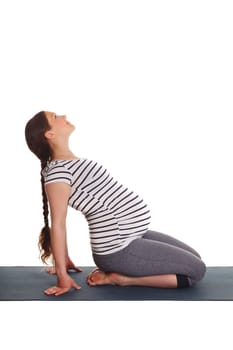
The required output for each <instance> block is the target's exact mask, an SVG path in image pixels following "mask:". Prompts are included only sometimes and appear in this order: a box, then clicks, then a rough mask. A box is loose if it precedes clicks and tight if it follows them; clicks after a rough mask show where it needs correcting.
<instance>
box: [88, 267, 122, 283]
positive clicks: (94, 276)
mask: <svg viewBox="0 0 233 350" xmlns="http://www.w3.org/2000/svg"><path fill="white" fill-rule="evenodd" d="M126 280H127V276H124V275H120V274H119V273H115V272H109V273H106V272H104V271H102V270H100V269H95V270H93V271H92V272H91V273H90V274H89V275H88V276H87V283H88V284H89V285H90V286H100V285H104V284H112V285H119V286H123V285H124V284H125V283H126Z"/></svg>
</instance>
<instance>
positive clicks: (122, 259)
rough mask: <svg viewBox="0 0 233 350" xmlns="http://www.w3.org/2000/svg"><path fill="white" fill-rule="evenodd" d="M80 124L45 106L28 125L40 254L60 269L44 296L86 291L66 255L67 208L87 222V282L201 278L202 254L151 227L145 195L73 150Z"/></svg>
mask: <svg viewBox="0 0 233 350" xmlns="http://www.w3.org/2000/svg"><path fill="white" fill-rule="evenodd" d="M74 129H75V127H74V125H72V124H71V123H70V122H68V121H67V119H66V116H64V115H62V116H58V115H57V114H56V113H53V112H47V111H42V112H39V113H37V114H36V115H35V116H34V117H33V118H32V119H30V120H29V121H28V123H27V125H26V128H25V136H26V141H27V145H28V147H29V149H30V150H31V151H32V152H33V153H34V154H35V155H36V156H37V157H38V158H39V160H40V162H41V185H42V195H43V215H44V227H43V229H42V231H41V234H40V237H39V246H40V251H41V259H42V261H43V262H46V260H47V259H48V258H49V257H52V258H53V261H54V264H55V266H54V268H52V269H49V270H48V271H49V272H50V273H56V274H57V284H56V286H53V287H51V288H48V289H47V290H45V294H47V295H61V294H64V293H66V292H68V291H69V290H70V289H71V288H75V289H80V286H79V285H78V284H77V283H76V282H75V281H74V280H73V279H72V278H71V277H70V275H69V274H68V270H69V269H75V270H76V271H81V270H80V269H79V268H77V267H75V266H74V264H73V262H72V261H71V259H70V257H69V254H68V248H67V246H68V245H67V234H66V216H67V208H68V206H71V207H72V208H74V209H75V210H79V211H81V212H82V213H83V215H84V216H85V218H86V220H87V222H88V227H89V234H90V243H91V249H92V254H93V259H94V262H95V264H96V266H97V268H96V269H95V270H94V271H93V272H92V273H90V275H89V276H87V283H88V284H89V285H91V286H94V285H101V284H114V285H120V286H129V285H137V286H150V287H160V288H184V287H191V286H193V285H194V284H195V283H196V282H198V281H200V280H201V279H202V278H203V276H204V274H205V271H206V267H205V264H204V263H203V261H202V260H201V257H200V255H199V254H198V253H197V252H196V251H195V250H194V249H193V248H191V247H189V246H188V245H186V244H185V243H183V242H181V241H179V240H177V239H175V238H173V237H170V236H168V235H165V234H162V233H158V232H155V231H152V230H149V223H150V211H149V208H148V206H147V205H146V203H145V202H144V200H143V199H142V198H141V197H139V196H138V194H137V193H135V192H134V191H132V190H130V189H129V188H127V187H125V186H124V185H122V184H121V183H119V182H118V181H117V180H116V179H115V178H113V177H112V176H111V174H110V173H109V172H108V170H107V169H106V168H105V167H103V166H102V165H101V164H98V162H96V161H93V160H89V159H86V158H80V157H77V156H76V155H75V154H74V153H73V152H72V151H71V150H70V147H69V136H70V134H71V133H72V132H73V131H74ZM49 212H50V219H51V227H50V225H49V218H48V216H49Z"/></svg>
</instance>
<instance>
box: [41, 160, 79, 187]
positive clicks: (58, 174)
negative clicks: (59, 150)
mask: <svg viewBox="0 0 233 350" xmlns="http://www.w3.org/2000/svg"><path fill="white" fill-rule="evenodd" d="M43 176H44V183H45V185H47V184H49V183H51V182H65V183H66V184H68V185H70V186H71V185H72V174H71V173H70V171H69V170H68V169H66V168H65V167H64V166H63V165H60V164H57V163H56V162H55V163H50V165H48V166H47V167H46V168H45V170H44V171H43Z"/></svg>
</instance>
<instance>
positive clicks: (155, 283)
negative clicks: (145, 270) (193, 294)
mask: <svg viewBox="0 0 233 350" xmlns="http://www.w3.org/2000/svg"><path fill="white" fill-rule="evenodd" d="M87 283H88V284H89V285H90V286H98V285H104V284H112V285H118V286H148V287H157V288H177V278H176V275H175V274H168V275H152V276H142V277H133V276H126V275H121V274H120V273H116V272H108V273H106V272H104V271H102V270H100V269H98V268H97V269H95V270H94V271H92V272H91V273H90V274H89V275H88V276H87Z"/></svg>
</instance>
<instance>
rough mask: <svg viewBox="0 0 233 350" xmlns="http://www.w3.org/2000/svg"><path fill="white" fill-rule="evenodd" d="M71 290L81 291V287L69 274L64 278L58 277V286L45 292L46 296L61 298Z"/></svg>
mask: <svg viewBox="0 0 233 350" xmlns="http://www.w3.org/2000/svg"><path fill="white" fill-rule="evenodd" d="M71 288H74V289H77V290H79V289H81V287H80V286H79V285H78V284H77V283H76V282H75V281H74V280H73V279H72V278H71V277H70V276H69V275H68V274H67V275H65V276H62V277H58V279H57V286H53V287H50V288H48V289H46V290H45V291H44V293H45V294H46V295H55V296H59V295H62V294H65V293H67V292H69V290H70V289H71Z"/></svg>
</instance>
